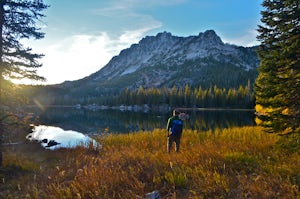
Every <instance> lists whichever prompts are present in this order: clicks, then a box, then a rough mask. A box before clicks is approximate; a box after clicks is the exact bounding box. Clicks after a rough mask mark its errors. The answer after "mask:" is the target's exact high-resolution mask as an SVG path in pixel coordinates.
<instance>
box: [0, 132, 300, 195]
mask: <svg viewBox="0 0 300 199" xmlns="http://www.w3.org/2000/svg"><path fill="white" fill-rule="evenodd" d="M11 139H12V138H11ZM16 139H21V138H16ZM95 139H97V140H98V141H99V142H101V144H102V148H101V149H93V148H92V147H91V148H88V149H85V148H83V147H77V148H75V149H59V150H56V151H50V150H45V149H42V148H41V147H40V145H39V144H35V143H24V144H19V145H11V146H5V147H4V149H3V150H4V162H3V164H4V165H3V168H1V173H0V177H1V181H0V182H1V186H0V187H1V188H0V191H1V195H0V196H1V197H0V198H53V199H54V198H70V199H71V198H72V199H73V198H78V199H79V198H130V199H131V198H145V195H146V194H147V193H149V192H152V191H154V190H157V191H158V192H159V194H160V196H161V197H162V198H289V199H290V198H300V189H299V187H300V153H299V152H300V150H299V143H298V142H297V141H299V140H295V141H293V140H288V139H286V138H284V137H279V136H277V135H275V134H268V133H265V132H263V131H262V129H260V128H259V127H241V128H230V129H223V130H215V131H214V132H211V131H208V132H199V131H192V130H188V129H185V130H184V132H183V137H182V142H181V152H180V153H175V152H172V153H170V154H168V153H166V139H167V138H166V132H165V130H164V129H155V130H153V131H151V132H138V133H132V134H118V135H116V134H114V135H105V136H101V137H95Z"/></svg>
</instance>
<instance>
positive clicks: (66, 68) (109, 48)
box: [33, 28, 148, 84]
mask: <svg viewBox="0 0 300 199" xmlns="http://www.w3.org/2000/svg"><path fill="white" fill-rule="evenodd" d="M147 31H148V29H147V28H144V29H139V30H133V31H125V32H124V33H123V34H122V35H120V36H119V37H118V38H116V39H112V38H111V37H109V35H108V34H107V33H105V32H103V33H100V34H99V35H87V34H85V35H83V34H82V35H74V36H71V37H68V38H64V39H63V40H58V41H55V42H54V43H53V44H51V45H45V46H44V47H33V48H34V49H35V51H37V52H42V53H43V54H45V57H44V58H43V59H42V60H41V63H43V66H42V67H41V68H39V69H38V74H39V75H41V76H44V77H46V79H47V82H46V83H47V84H55V83H61V82H63V81H65V80H76V79H81V78H83V77H85V76H88V75H90V74H92V73H94V72H96V71H98V70H100V69H101V68H102V67H103V66H105V65H106V64H107V63H108V62H109V60H110V59H111V58H112V57H113V56H115V55H117V54H118V53H119V52H120V51H121V50H123V49H125V48H128V47H130V45H131V44H133V43H137V42H138V41H139V40H140V39H141V37H142V36H143V35H144V34H145V32H147Z"/></svg>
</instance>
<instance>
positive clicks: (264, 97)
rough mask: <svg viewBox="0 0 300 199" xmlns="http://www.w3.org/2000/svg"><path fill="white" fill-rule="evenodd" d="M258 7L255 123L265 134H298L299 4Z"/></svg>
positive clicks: (280, 0)
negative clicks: (259, 8)
mask: <svg viewBox="0 0 300 199" xmlns="http://www.w3.org/2000/svg"><path fill="white" fill-rule="evenodd" d="M262 5H263V6H264V8H265V10H264V11H262V12H261V14H262V18H261V22H262V23H263V25H260V26H259V28H258V31H259V36H258V39H259V40H260V41H261V45H260V47H259V50H258V55H259V59H260V66H259V75H258V78H257V80H256V83H255V95H256V112H257V113H258V117H257V121H258V124H260V125H262V126H264V127H265V129H266V130H267V131H268V132H273V133H295V132H298V133H299V128H300V126H299V125H300V21H299V20H300V7H299V0H264V2H263V4H262Z"/></svg>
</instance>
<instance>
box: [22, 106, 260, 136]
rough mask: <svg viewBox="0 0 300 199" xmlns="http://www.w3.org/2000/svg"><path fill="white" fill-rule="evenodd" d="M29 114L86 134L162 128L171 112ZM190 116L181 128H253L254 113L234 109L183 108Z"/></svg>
mask: <svg viewBox="0 0 300 199" xmlns="http://www.w3.org/2000/svg"><path fill="white" fill-rule="evenodd" d="M28 111H30V112H32V113H34V114H35V115H36V116H38V117H39V121H40V124H43V125H49V126H57V127H60V128H63V129H65V130H74V131H78V132H82V133H85V134H98V133H101V132H104V131H108V132H110V133H130V132H136V131H140V130H153V129H155V128H165V127H166V123H167V120H168V118H169V117H170V116H171V115H172V110H170V111H164V112H152V111H149V112H135V111H121V110H115V109H105V110H89V109H84V108H81V109H76V108H71V107H54V108H53V107H48V108H45V109H43V110H41V109H38V108H37V107H35V108H30V109H29V110H28ZM183 112H185V113H186V114H188V115H189V119H188V120H186V121H185V122H184V128H188V129H193V130H203V131H206V130H214V129H216V128H221V129H222V128H228V127H235V126H252V125H255V124H254V110H234V109H228V110H224V109H197V110H196V109H186V110H183Z"/></svg>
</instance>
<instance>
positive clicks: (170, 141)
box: [167, 135, 181, 153]
mask: <svg viewBox="0 0 300 199" xmlns="http://www.w3.org/2000/svg"><path fill="white" fill-rule="evenodd" d="M180 137H181V136H174V135H170V136H169V137H168V142H167V151H168V153H170V151H171V149H172V144H173V142H175V151H176V152H179V146H180Z"/></svg>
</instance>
